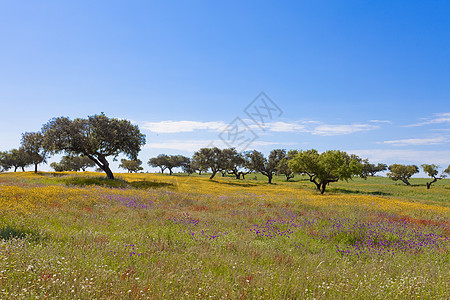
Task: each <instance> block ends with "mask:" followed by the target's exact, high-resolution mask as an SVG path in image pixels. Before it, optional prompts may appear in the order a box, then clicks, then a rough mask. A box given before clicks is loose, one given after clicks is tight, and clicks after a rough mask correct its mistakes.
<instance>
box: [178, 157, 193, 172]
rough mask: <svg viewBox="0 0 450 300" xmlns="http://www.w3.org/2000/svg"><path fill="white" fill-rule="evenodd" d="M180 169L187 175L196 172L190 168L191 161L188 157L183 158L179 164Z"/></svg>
mask: <svg viewBox="0 0 450 300" xmlns="http://www.w3.org/2000/svg"><path fill="white" fill-rule="evenodd" d="M181 168H182V169H183V172H184V173H187V174H188V175H191V174H193V173H195V171H196V169H195V167H194V166H192V161H191V159H190V158H189V157H184V159H183V161H182V162H181Z"/></svg>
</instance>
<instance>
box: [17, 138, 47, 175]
mask: <svg viewBox="0 0 450 300" xmlns="http://www.w3.org/2000/svg"><path fill="white" fill-rule="evenodd" d="M21 144H22V148H23V149H24V150H25V152H27V154H28V159H29V162H30V163H32V164H34V172H35V173H37V171H38V165H39V164H40V163H43V162H45V160H46V159H47V153H48V151H47V149H45V147H44V136H43V135H42V133H41V132H25V133H23V134H22V140H21Z"/></svg>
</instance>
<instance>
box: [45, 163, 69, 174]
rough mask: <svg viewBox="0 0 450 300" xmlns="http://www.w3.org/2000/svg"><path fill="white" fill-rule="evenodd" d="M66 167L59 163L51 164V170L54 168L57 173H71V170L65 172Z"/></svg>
mask: <svg viewBox="0 0 450 300" xmlns="http://www.w3.org/2000/svg"><path fill="white" fill-rule="evenodd" d="M64 167H65V166H64V165H63V164H61V163H57V162H52V163H51V164H50V168H52V169H53V170H55V172H64V171H69V170H65V168H64Z"/></svg>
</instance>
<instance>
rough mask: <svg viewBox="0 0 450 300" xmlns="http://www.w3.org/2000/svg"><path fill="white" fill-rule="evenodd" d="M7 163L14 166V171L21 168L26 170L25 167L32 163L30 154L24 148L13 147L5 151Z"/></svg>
mask: <svg viewBox="0 0 450 300" xmlns="http://www.w3.org/2000/svg"><path fill="white" fill-rule="evenodd" d="M4 159H5V165H6V166H9V167H14V172H16V171H17V169H18V168H21V169H22V171H23V172H25V167H26V166H28V165H30V164H32V160H31V157H30V155H29V154H28V153H27V152H26V151H25V150H24V149H23V148H22V147H20V148H19V149H12V150H11V151H9V152H7V153H5V158H4Z"/></svg>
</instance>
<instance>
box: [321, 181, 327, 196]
mask: <svg viewBox="0 0 450 300" xmlns="http://www.w3.org/2000/svg"><path fill="white" fill-rule="evenodd" d="M326 187H327V182H324V183H322V186H321V188H320V193H321V194H322V195H323V193H325V189H326Z"/></svg>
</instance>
